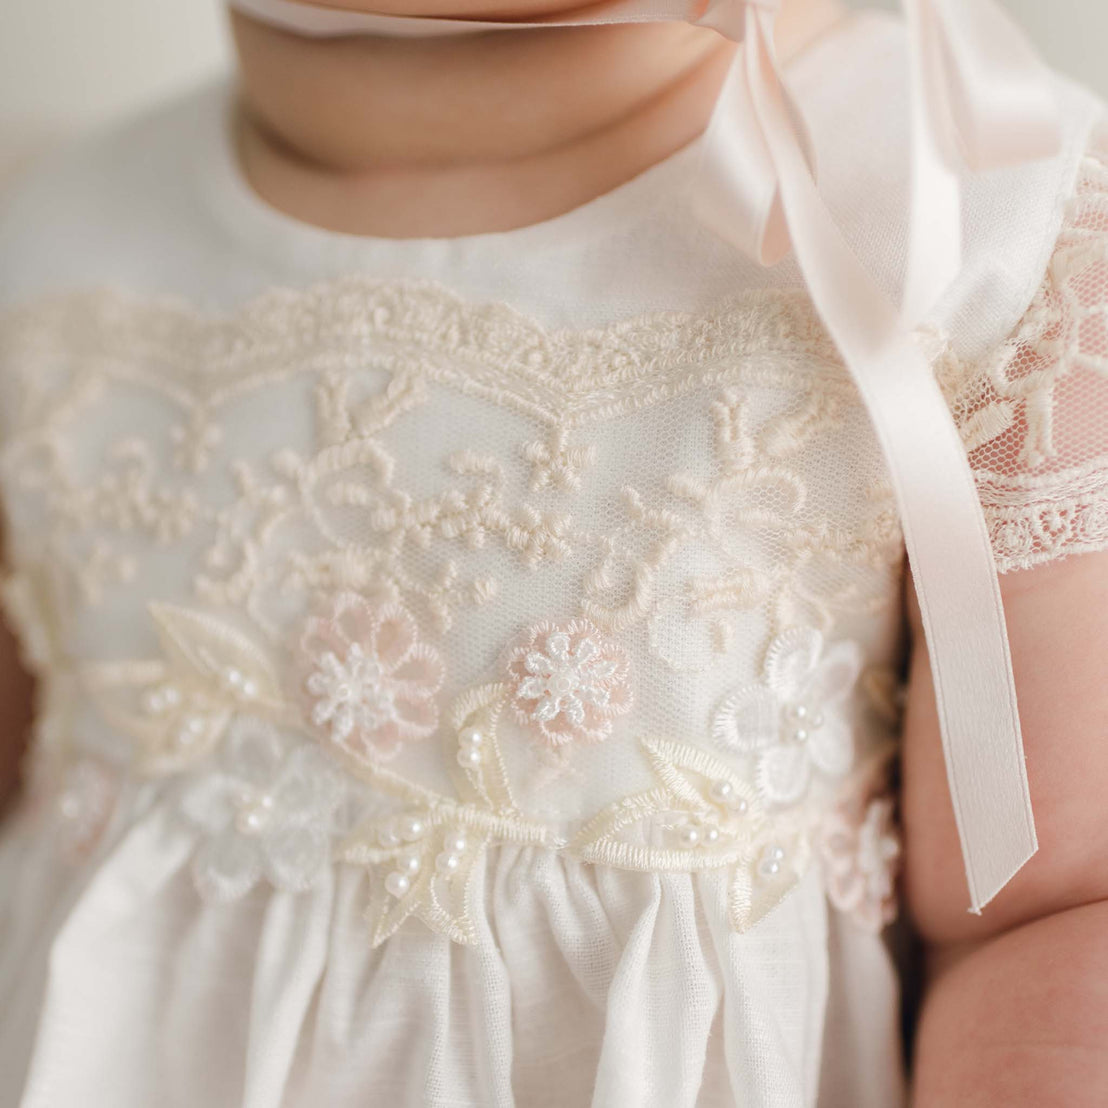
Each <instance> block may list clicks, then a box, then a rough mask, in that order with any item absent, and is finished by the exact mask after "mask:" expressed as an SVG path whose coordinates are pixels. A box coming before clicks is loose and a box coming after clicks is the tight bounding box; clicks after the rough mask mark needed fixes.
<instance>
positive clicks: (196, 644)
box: [150, 604, 285, 710]
mask: <svg viewBox="0 0 1108 1108" xmlns="http://www.w3.org/2000/svg"><path fill="white" fill-rule="evenodd" d="M150 614H151V615H152V616H153V618H154V621H155V623H156V624H157V625H158V634H159V637H160V638H161V641H162V646H163V648H164V650H165V652H166V656H167V658H168V660H169V663H170V666H171V667H172V668H173V669H175V670H176V669H181V670H184V671H185V672H186V673H191V674H192V675H193V676H194V677H195V678H196V679H198V680H199V681H200V683H201V684H202V685H203V687H204V689H205V691H206V692H207V694H208V695H209V696H210V697H212V698H213V699H215V700H222V701H223V702H225V703H227V704H235V703H250V704H254V705H261V706H264V707H266V708H268V709H270V710H279V709H280V708H281V707H282V706H283V705H284V703H285V697H284V695H283V693H282V691H281V683H280V681H279V680H278V678H277V675H276V673H275V672H274V669H273V666H272V665H271V664H270V661H269V659H268V658H267V656H266V655H265V653H264V652H263V651H262V650H261V649H260V648H259V647H258V646H257V645H255V643H253V642H252V641H251V640H250V639H249V638H248V637H247V636H246V635H244V634H243V633H242V632H241V631H239V630H238V629H237V628H235V627H232V626H231V625H230V624H227V623H224V622H223V621H222V620H221V619H218V618H217V617H215V616H213V615H211V614H209V613H207V612H196V611H192V610H190V609H188V608H178V607H177V606H175V605H172V604H151V605H150Z"/></svg>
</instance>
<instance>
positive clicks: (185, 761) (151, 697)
mask: <svg viewBox="0 0 1108 1108" xmlns="http://www.w3.org/2000/svg"><path fill="white" fill-rule="evenodd" d="M80 677H81V682H82V684H83V686H84V687H85V689H87V690H88V692H89V694H90V695H91V696H92V698H93V700H94V701H95V702H96V705H97V707H98V708H99V709H100V711H101V712H102V713H103V716H104V718H105V720H107V722H108V723H109V724H111V725H112V726H113V727H114V728H116V729H117V730H118V731H120V732H122V733H123V734H124V735H126V736H127V737H128V738H130V739H133V740H134V742H135V744H136V751H135V757H136V761H137V764H138V768H139V770H140V771H141V772H143V773H149V774H163V773H172V772H175V771H176V770H179V769H182V768H184V767H186V766H189V765H192V764H194V763H195V762H197V761H199V760H200V759H202V758H204V757H205V756H206V755H207V754H208V753H209V752H210V751H211V750H212V749H213V748H214V747H215V746H216V745H217V743H218V742H219V741H220V739H221V738H222V737H223V734H224V732H225V731H226V730H227V725H228V723H229V722H230V720H231V717H232V712H231V710H230V709H229V708H228V707H227V705H225V704H222V703H219V702H217V701H214V700H212V699H211V698H210V697H208V696H206V695H205V692H204V690H203V689H200V688H198V687H197V686H196V685H194V684H190V683H189V682H188V681H184V682H182V681H175V680H174V679H173V674H172V672H171V670H170V669H169V667H168V666H166V665H165V664H164V663H163V662H111V663H103V664H99V665H86V666H84V667H82V669H81V671H80Z"/></svg>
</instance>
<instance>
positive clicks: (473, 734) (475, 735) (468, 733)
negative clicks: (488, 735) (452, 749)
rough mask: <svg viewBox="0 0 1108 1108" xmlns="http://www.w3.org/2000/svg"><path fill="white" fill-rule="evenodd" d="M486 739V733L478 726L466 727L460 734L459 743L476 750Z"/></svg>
mask: <svg viewBox="0 0 1108 1108" xmlns="http://www.w3.org/2000/svg"><path fill="white" fill-rule="evenodd" d="M484 741H485V735H484V733H483V732H482V731H481V730H480V728H477V727H464V728H462V730H461V732H460V733H459V735H458V745H459V746H462V747H466V748H468V749H470V750H476V749H477V748H478V747H479V746H481V744H482V743H484Z"/></svg>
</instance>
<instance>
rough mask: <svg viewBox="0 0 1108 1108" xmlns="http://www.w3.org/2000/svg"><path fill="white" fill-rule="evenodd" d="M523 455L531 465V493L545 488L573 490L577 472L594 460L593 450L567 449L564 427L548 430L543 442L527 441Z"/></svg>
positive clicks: (577, 485)
mask: <svg viewBox="0 0 1108 1108" xmlns="http://www.w3.org/2000/svg"><path fill="white" fill-rule="evenodd" d="M523 456H524V458H526V460H527V461H528V462H530V463H531V491H532V492H540V491H541V490H542V489H547V488H562V489H577V488H580V486H581V473H582V471H583V470H585V469H588V467H589V466H591V465H592V464H593V463H594V462H595V461H596V447H595V446H593V445H592V444H591V443H590V444H588V445H587V446H570V445H569V433H568V432H567V431H566V429H565V428H564V427H557V428H554V429H552V430H551V433H550V436H549V440H548V441H547V442H529V443H528V444H527V445H526V446H525V447H524V448H523Z"/></svg>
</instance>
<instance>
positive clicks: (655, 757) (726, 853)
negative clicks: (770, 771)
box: [570, 739, 764, 872]
mask: <svg viewBox="0 0 1108 1108" xmlns="http://www.w3.org/2000/svg"><path fill="white" fill-rule="evenodd" d="M642 745H643V749H644V752H645V753H646V756H647V758H648V760H649V761H650V764H651V767H652V769H653V771H654V776H655V777H656V778H657V780H658V782H659V787H658V788H655V789H652V790H649V791H647V792H642V793H638V794H636V795H634V796H630V797H625V798H624V799H622V800H620V801H617V802H616V803H615V804H612V805H610V806H609V807H608V808H606V809H605V810H604V811H603V812H601V813H600V814H599V815H597V816H596V817H594V818H593V819H591V820H589V822H588V823H586V824H585V826H584V827H583V828H582V829H581V830H580V832H579V833H578V835H577V838H576V839H575V840H574V842H573V844H572V846H571V848H570V849H571V851H572V852H573V853H574V854H576V855H577V856H578V857H580V858H581V859H582V860H584V861H588V862H598V863H601V864H603V865H611V866H617V867H619V868H621V869H634V870H642V871H647V872H664V871H667V870H668V871H679V872H680V871H684V872H693V871H696V870H702V869H721V868H725V867H727V866H730V865H734V864H736V863H738V862H741V861H743V860H745V859H746V858H748V856H749V853H750V849H751V843H752V842H753V841H754V839H755V837H756V836H757V834H758V832H759V829H760V828H761V826H762V823H763V821H764V816H763V815H762V813H761V810H760V808H759V806H758V801H757V797H756V796H755V795H754V792H753V790H752V789H751V788H750V787H749V786H748V785H747V784H746V783H745V782H743V781H742V780H741V779H739V778H738V777H737V776H736V775H735V774H734V773H733V772H732V771H731V770H730V769H728V767H727V766H726V765H724V763H723V762H722V761H720V760H719V759H718V758H716V757H715V756H714V755H712V754H710V753H708V751H706V750H703V749H701V748H700V747H695V746H691V745H689V744H686V743H675V742H671V741H669V740H665V739H644V740H643V742H642ZM690 825H691V826H693V827H695V828H696V829H697V831H696V834H697V841H696V842H695V843H694V844H693V845H692V846H682V845H679V843H680V838H679V836H680V832H681V830H682V828H685V827H688V826H690ZM659 832H662V833H664V834H666V835H667V836H668V837H669V839H670V843H671V845H669V846H666V845H658V844H657V836H658V833H659Z"/></svg>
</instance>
